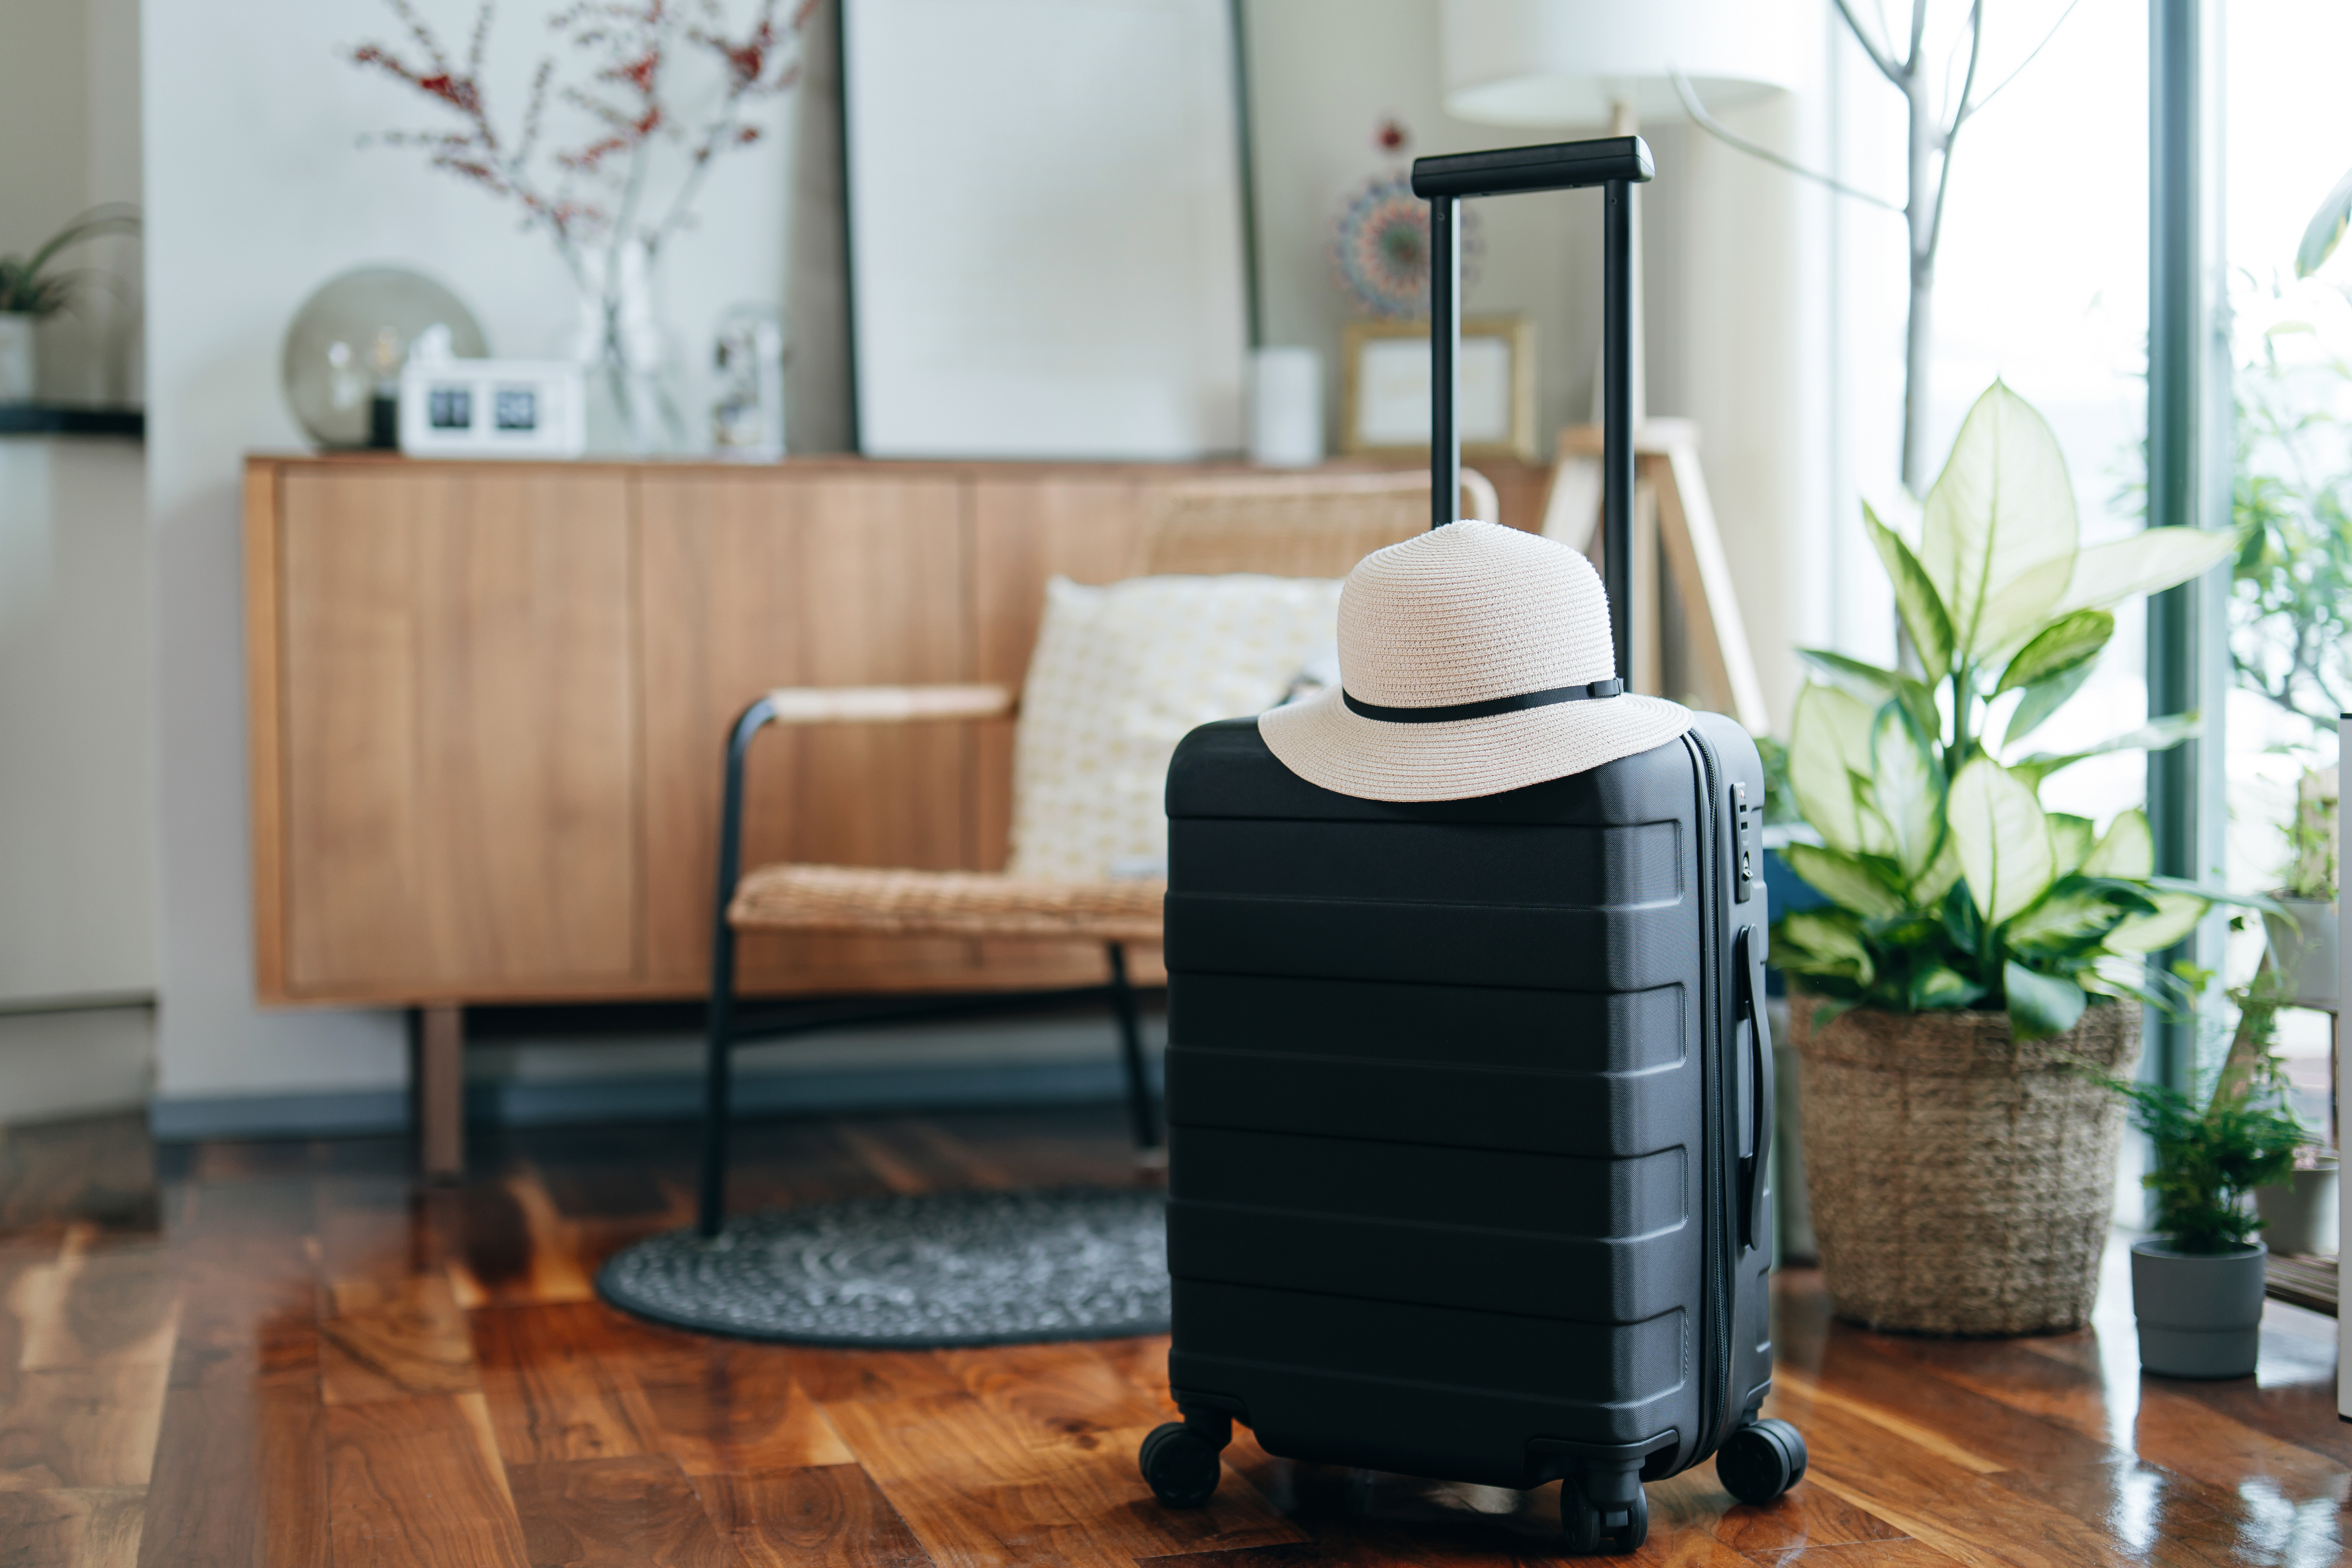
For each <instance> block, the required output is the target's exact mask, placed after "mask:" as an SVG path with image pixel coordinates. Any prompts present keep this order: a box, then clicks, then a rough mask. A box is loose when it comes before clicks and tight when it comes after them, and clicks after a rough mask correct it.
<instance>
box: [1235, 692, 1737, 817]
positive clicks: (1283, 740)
mask: <svg viewBox="0 0 2352 1568" xmlns="http://www.w3.org/2000/svg"><path fill="white" fill-rule="evenodd" d="M1690 727H1691V711H1690V709H1688V708H1686V707H1685V706H1682V704H1680V703H1675V702H1668V701H1666V700H1665V699H1664V697H1645V696H1636V695H1633V694H1632V693H1627V694H1625V695H1622V696H1613V697H1607V698H1604V699H1601V700H1600V701H1597V702H1579V703H1555V704H1553V705H1551V706H1549V707H1538V708H1524V709H1521V710H1520V711H1519V712H1517V713H1506V714H1496V715H1494V716H1491V717H1487V718H1465V719H1449V720H1446V721H1445V722H1444V723H1440V724H1389V723H1384V722H1382V721H1381V720H1380V719H1373V718H1366V717H1364V716H1362V715H1361V714H1359V713H1357V712H1356V711H1354V710H1353V709H1352V708H1350V707H1349V706H1348V705H1347V704H1346V703H1344V702H1343V701H1341V700H1340V694H1339V688H1338V687H1337V686H1333V687H1330V688H1328V689H1327V690H1325V691H1323V692H1320V693H1318V695H1314V696H1311V697H1308V698H1307V700H1305V701H1304V702H1296V703H1290V704H1287V705H1286V706H1282V707H1278V708H1271V709H1268V710H1267V711H1266V712H1265V713H1263V714H1261V715H1259V716H1258V721H1257V728H1258V734H1259V735H1261V736H1263V737H1265V744H1266V749H1268V750H1269V751H1272V752H1273V753H1274V755H1275V756H1276V758H1278V759H1279V760H1280V761H1281V763H1282V765H1283V766H1284V767H1286V768H1289V769H1290V770H1291V771H1292V772H1293V773H1296V774H1297V775H1298V776H1299V777H1300V778H1301V779H1306V780H1307V782H1308V783H1310V784H1319V785H1321V786H1322V787H1323V788H1324V789H1330V790H1333V791H1336V792H1337V793H1339V794H1341V795H1352V796H1354V797H1355V798H1356V799H1358V800H1469V799H1471V798H1473V797H1475V796H1479V795H1499V794H1501V793H1503V791H1505V790H1507V789H1525V788H1526V787H1527V786H1528V785H1530V784H1541V783H1544V782H1545V781H1547V780H1548V779H1565V778H1566V777H1568V776H1569V775H1570V774H1571V773H1584V772H1589V771H1591V769H1592V768H1599V767H1601V766H1602V765H1603V764H1606V763H1611V762H1614V761H1616V760H1617V759H1618V758H1621V757H1632V756H1634V755H1635V754H1637V753H1639V752H1643V751H1647V750H1649V749H1650V748H1651V747H1657V746H1664V744H1665V743H1666V742H1667V741H1669V740H1672V739H1674V738H1675V737H1676V736H1678V735H1680V734H1682V733H1683V731H1685V730H1686V729H1688V728H1690Z"/></svg>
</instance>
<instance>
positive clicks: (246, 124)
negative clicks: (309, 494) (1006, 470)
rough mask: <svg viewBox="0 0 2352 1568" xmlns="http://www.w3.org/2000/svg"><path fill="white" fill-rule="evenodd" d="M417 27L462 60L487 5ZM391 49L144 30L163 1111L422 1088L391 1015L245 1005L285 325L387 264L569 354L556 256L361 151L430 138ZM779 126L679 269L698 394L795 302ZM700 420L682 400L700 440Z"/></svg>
mask: <svg viewBox="0 0 2352 1568" xmlns="http://www.w3.org/2000/svg"><path fill="white" fill-rule="evenodd" d="M418 9H419V10H420V11H421V12H422V13H423V14H424V15H425V17H426V18H427V19H428V20H429V21H430V22H432V23H433V24H434V25H436V26H438V27H440V28H441V29H442V30H443V33H444V37H446V38H447V39H449V40H450V41H451V43H452V45H453V47H457V48H459V49H462V48H463V47H464V39H465V37H466V34H467V28H468V27H469V26H470V25H471V21H472V18H473V16H474V6H473V5H471V4H470V3H465V0H420V3H419V5H418ZM535 9H536V8H517V9H513V10H504V11H501V12H500V13H499V21H498V25H497V27H496V29H495V31H494V34H493V37H492V39H491V52H492V57H493V59H494V61H495V62H496V64H495V67H494V69H493V72H492V79H491V88H492V90H493V92H494V94H501V95H503V103H504V110H503V112H507V113H509V114H510V113H512V112H513V111H514V110H517V109H519V107H520V103H519V99H520V88H521V83H522V81H523V80H524V79H526V78H528V76H529V73H530V69H531V68H532V66H533V64H534V63H535V61H536V58H537V57H538V53H539V51H540V49H541V47H543V46H542V44H541V33H540V25H539V23H538V21H537V19H536V16H535V15H534V11H535ZM398 38H399V25H398V22H397V20H396V18H394V16H393V14H392V13H391V12H390V11H389V10H387V9H383V8H381V7H378V6H375V5H365V4H361V3H358V0H341V3H339V4H332V5H323V4H318V3H316V0H243V3H241V4H238V5H218V4H213V3H209V0H146V4H145V5H144V9H143V12H142V48H143V52H144V58H145V67H146V68H145V74H144V80H145V84H146V85H145V89H144V91H143V95H142V97H143V104H144V124H145V156H146V180H145V186H146V207H147V258H148V278H149V306H148V309H149V327H148V336H147V355H148V359H147V363H148V371H147V374H148V385H149V388H150V393H149V401H148V411H149V412H148V420H149V423H148V433H149V434H148V455H149V465H150V466H149V480H150V488H151V503H150V504H151V507H152V529H153V542H154V549H155V578H156V585H157V586H156V596H155V638H156V663H155V668H156V672H157V690H158V695H159V699H160V706H159V712H160V719H159V723H158V726H157V731H156V733H157V737H158V755H159V758H160V766H159V768H158V785H157V800H158V803H157V821H158V822H159V825H160V862H161V870H162V899H161V921H160V931H161V940H160V948H161V982H162V983H161V993H162V1006H161V1014H160V1024H159V1029H160V1036H159V1053H160V1082H159V1086H158V1087H159V1092H160V1093H161V1094H163V1096H166V1097H173V1098H183V1097H190V1096H207V1095H236V1094H255V1093H277V1092H298V1091H321V1090H358V1089H379V1088H387V1087H392V1086H395V1085H397V1084H398V1083H400V1082H402V1080H403V1077H404V1050H403V1044H402V1034H401V1028H400V1022H399V1019H397V1018H396V1017H395V1016H394V1015H392V1014H389V1013H332V1012H315V1011H314V1012H279V1013H263V1012H261V1011H259V1010H258V1009H256V1008H255V1007H254V1005H253V1001H252V996H253V985H252V973H253V962H252V944H251V935H250V923H251V917H252V901H251V890H250V885H249V877H248V836H247V815H246V769H245V745H246V729H245V700H244V687H243V679H244V676H243V663H242V658H243V648H242V632H241V616H242V612H243V604H242V600H241V594H240V588H239V577H238V572H239V546H238V505H239V483H240V459H241V457H242V456H243V455H244V454H245V453H247V452H249V451H254V450H269V451H285V450H289V449H297V448H299V446H300V444H301V443H300V440H299V434H298V432H297V429H296V427H295V425H294V424H293V423H292V421H291V419H290V417H289V415H288V413H287V412H286V409H285V406H284V403H283V401H282V400H281V398H280V397H279V394H278V347H279V342H280V340H281V337H282V335H283V333H284V331H285V329H286V324H287V322H288V320H289V319H290V318H291V316H292V314H293V312H294V310H295V309H296V308H297V307H299V305H300V304H301V302H302V300H303V298H305V297H306V296H307V295H308V294H310V291H311V290H312V289H313V288H315V287H317V286H318V285H320V283H322V282H324V281H325V280H326V279H328V278H329V277H332V276H333V275H335V274H336V273H338V272H341V271H342V270H344V269H345V268H347V267H356V266H360V265H362V264H364V263H370V262H390V263H394V264H398V265H403V266H408V267H416V268H418V269H420V270H423V271H426V272H429V273H432V274H434V275H435V276H436V277H440V278H441V279H442V280H443V281H445V282H446V283H447V284H448V285H449V286H450V287H453V288H455V289H456V290H457V293H458V294H459V296H460V297H461V298H464V299H466V300H467V303H468V304H469V305H470V306H471V307H472V308H473V310H474V312H475V314H476V316H477V317H478V319H480V321H481V323H482V325H483V327H484V329H485V330H486V331H487V332H488V335H489V339H490V344H491V348H492V350H493V351H494V352H498V353H505V354H515V355H537V354H542V353H547V352H550V351H553V350H559V349H561V348H562V346H563V345H564V343H565V341H566V340H567V338H568V336H569V333H570V330H571V329H572V324H573V320H574V315H575V311H576V303H575V301H574V298H573V297H572V289H571V286H570V284H569V282H568V280H567V279H566V277H565V275H564V273H563V271H562V267H560V266H559V265H558V263H557V261H556V259H555V257H554V255H553V253H552V251H551V248H550V246H548V244H547V242H546V241H545V239H544V238H543V237H541V236H540V235H533V234H525V233H520V232H519V231H518V227H517V222H516V218H517V214H516V213H515V211H514V210H513V209H512V208H509V207H506V206H502V205H500V204H498V203H496V202H495V201H493V200H492V199H491V198H490V197H489V196H488V195H487V194H485V193H482V192H481V191H479V190H478V189H475V188H474V187H472V186H469V185H466V184H462V183H459V182H458V181H457V180H455V179H453V178H451V177H449V176H446V175H440V174H436V173H434V172H430V171H428V170H427V169H426V168H425V166H424V162H423V160H422V159H421V157H419V156H418V155H417V154H416V153H415V152H410V151H403V150H397V149H384V148H368V149H364V150H363V149H362V148H360V147H359V146H358V145H357V143H358V141H359V140H360V138H361V137H362V136H363V135H365V134H368V133H370V132H374V131H384V130H389V129H394V128H421V127H428V126H431V125H434V124H436V117H435V116H434V115H433V114H432V113H431V112H430V108H431V106H430V105H429V104H428V103H427V102H426V101H425V100H424V99H422V98H421V96H420V95H418V94H415V93H414V92H410V91H407V90H406V89H401V88H400V87H399V86H398V85H397V84H395V83H394V82H391V81H390V80H389V79H387V78H381V77H371V76H362V74H361V72H360V71H359V70H358V69H357V68H354V67H352V65H350V64H349V63H347V62H346V61H345V60H343V59H341V58H340V57H339V54H340V53H341V51H345V50H347V49H349V48H350V47H352V46H353V45H356V44H359V43H362V42H364V41H368V40H371V39H382V40H384V41H386V42H394V41H398ZM492 109H493V111H494V112H501V110H500V107H499V99H496V98H494V99H493V102H492ZM770 118H771V120H772V129H773V131H774V132H775V134H772V136H771V137H770V138H769V140H768V141H766V142H765V143H763V144H761V145H759V146H755V147H753V148H751V149H749V150H746V151H743V152H737V153H733V154H730V156H729V157H728V158H727V159H725V160H724V162H722V163H720V164H719V167H718V168H717V170H716V172H714V174H713V176H712V177H711V179H710V181H709V184H708V186H707V187H706V189H705V192H704V193H703V197H702V200H701V202H700V204H699V210H700V213H701V214H702V222H701V225H700V227H699V228H698V229H697V230H695V231H694V232H691V233H689V234H688V235H685V236H684V237H683V238H681V239H680V240H679V241H677V243H676V245H675V246H674V250H673V254H672V255H671V256H670V257H669V259H668V262H667V267H668V273H667V277H666V279H665V285H666V287H665V297H666V303H667V314H668V317H669V319H670V321H671V324H672V325H673V327H674V328H675V329H677V336H678V338H679V340H680V342H681V344H682V352H683V357H684V360H685V361H686V362H687V363H688V365H689V366H695V367H699V366H700V365H701V363H702V362H703V361H705V360H707V359H708V357H709V355H708V344H709V340H710V331H711V329H712V326H713V324H714V323H715V321H716V319H717V318H718V316H719V313H720V312H721V311H723V310H724V309H725V308H727V307H729V306H730V305H734V304H736V303H739V302H742V301H759V302H765V303H769V304H780V303H781V301H782V279H783V256H784V249H785V235H784V232H783V230H784V216H783V214H784V211H785V203H784V200H783V197H782V193H783V190H784V186H785V182H786V172H785V171H786V163H787V160H788V157H789V147H788V144H787V139H786V137H785V136H784V135H783V131H784V127H785V125H786V123H787V121H788V119H789V112H788V106H786V105H784V104H782V103H777V104H773V105H772V106H771V115H770ZM706 401H707V400H705V399H703V398H701V397H699V396H698V395H693V394H692V393H691V392H690V394H689V402H688V408H689V412H691V411H692V410H694V409H698V408H700V407H702V406H704V404H705V402H706Z"/></svg>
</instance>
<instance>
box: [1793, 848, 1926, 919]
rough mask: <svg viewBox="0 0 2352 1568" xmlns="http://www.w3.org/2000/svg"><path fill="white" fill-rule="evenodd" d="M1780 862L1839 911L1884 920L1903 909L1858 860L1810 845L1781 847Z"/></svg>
mask: <svg viewBox="0 0 2352 1568" xmlns="http://www.w3.org/2000/svg"><path fill="white" fill-rule="evenodd" d="M1780 858H1781V859H1782V860H1783V861H1786V862H1788V865H1789V869H1790V871H1792V872H1795V873H1797V874H1798V875H1799V876H1801V877H1803V878H1804V879H1805V880H1806V881H1807V882H1808V883H1811V884H1812V885H1813V886H1814V887H1817V888H1819V889H1820V890H1821V891H1822V894H1823V896H1825V897H1827V898H1828V899H1829V900H1830V901H1831V902H1832V903H1833V904H1837V905H1838V906H1839V907H1841V908H1843V909H1851V910H1853V912H1854V913H1855V914H1857V915H1867V916H1869V917H1870V918H1871V919H1873V920H1884V919H1885V918H1886V917H1888V916H1889V915H1900V914H1902V913H1903V911H1904V909H1905V907H1906V905H1905V904H1904V902H1903V898H1902V895H1901V894H1898V893H1896V892H1895V890H1894V889H1893V888H1890V887H1888V886H1887V885H1886V884H1885V883H1884V882H1882V881H1880V880H1879V878H1878V877H1877V876H1876V875H1875V874H1874V873H1873V872H1872V871H1871V869H1870V868H1869V866H1868V865H1866V864H1864V862H1863V861H1862V860H1861V859H1860V858H1859V857H1857V856H1854V855H1849V854H1842V853H1840V852H1838V851H1836V850H1825V849H1822V848H1820V847H1818V846H1816V845H1813V844H1784V845H1782V846H1781V849H1780ZM1790 918H1791V919H1794V918H1795V916H1794V915H1791V916H1790Z"/></svg>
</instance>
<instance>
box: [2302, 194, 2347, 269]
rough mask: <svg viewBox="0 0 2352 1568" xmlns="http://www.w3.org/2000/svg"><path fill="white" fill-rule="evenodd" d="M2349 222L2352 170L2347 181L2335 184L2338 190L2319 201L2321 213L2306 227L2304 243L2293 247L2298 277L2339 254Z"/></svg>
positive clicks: (2314, 216)
mask: <svg viewBox="0 0 2352 1568" xmlns="http://www.w3.org/2000/svg"><path fill="white" fill-rule="evenodd" d="M2347 223H2352V169H2347V170H2346V171H2345V172H2344V178H2342V179H2341V180H2338V181H2336V188H2335V189H2334V190H2332V191H2330V192H2328V193H2327V194H2326V197H2324V198H2323V199H2322V200H2321V201H2320V204H2319V210H2318V211H2317V212H2315V213H2314V214H2311V222H2310V223H2309V224H2307V225H2305V226H2304V231H2303V243H2302V244H2301V245H2299V246H2295V247H2294V275H2295V276H2296V277H2310V276H2311V275H2312V274H2313V273H2315V272H2317V271H2318V270H2319V268H2320V267H2321V265H2322V264H2324V263H2325V262H2326V260H2327V258H2328V257H2329V256H2333V255H2335V254H2336V246H2338V245H2340V244H2341V243H2343V239H2344V228H2345V225H2346V224H2347Z"/></svg>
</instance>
